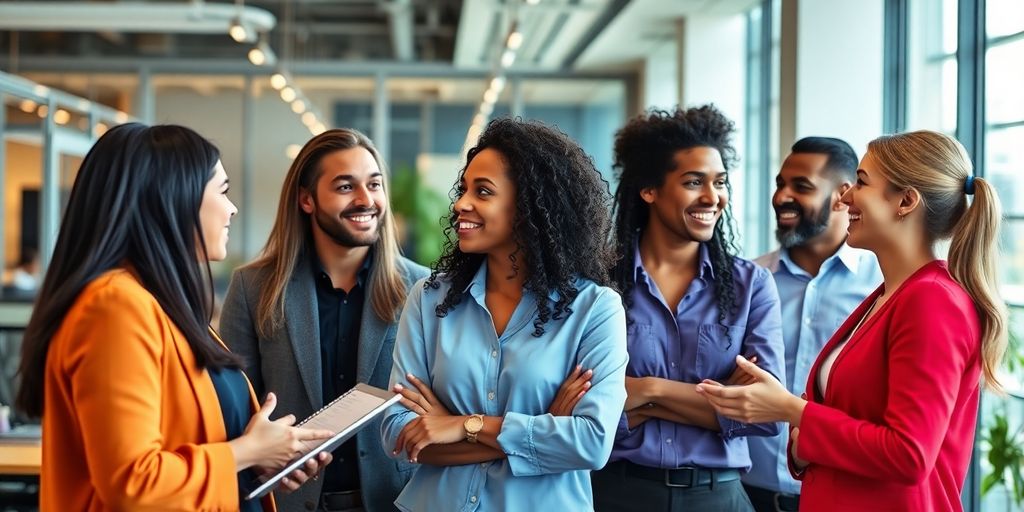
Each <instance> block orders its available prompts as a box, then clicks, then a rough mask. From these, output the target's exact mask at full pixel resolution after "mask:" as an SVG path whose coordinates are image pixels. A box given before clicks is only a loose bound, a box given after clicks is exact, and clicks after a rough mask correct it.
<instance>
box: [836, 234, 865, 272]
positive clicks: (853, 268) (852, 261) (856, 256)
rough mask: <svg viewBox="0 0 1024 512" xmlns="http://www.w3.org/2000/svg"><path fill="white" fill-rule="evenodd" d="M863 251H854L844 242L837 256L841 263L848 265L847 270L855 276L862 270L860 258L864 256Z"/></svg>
mask: <svg viewBox="0 0 1024 512" xmlns="http://www.w3.org/2000/svg"><path fill="white" fill-rule="evenodd" d="M863 254H864V251H863V249H854V248H853V247H850V246H849V245H847V243H846V242H843V245H840V246H839V250H838V251H836V254H835V256H837V257H838V258H839V261H841V262H843V265H846V268H847V269H849V271H850V272H853V273H854V274H856V273H857V271H858V270H860V257H861V256H863Z"/></svg>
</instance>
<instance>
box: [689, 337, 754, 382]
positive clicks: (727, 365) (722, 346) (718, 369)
mask: <svg viewBox="0 0 1024 512" xmlns="http://www.w3.org/2000/svg"><path fill="white" fill-rule="evenodd" d="M743 330H744V329H743V327H742V326H738V325H722V324H719V323H710V324H701V325H700V327H699V328H698V329H697V376H698V378H700V379H714V380H718V381H722V380H724V379H727V378H729V375H731V374H732V372H733V370H734V369H736V356H737V355H739V354H740V348H741V347H742V346H743Z"/></svg>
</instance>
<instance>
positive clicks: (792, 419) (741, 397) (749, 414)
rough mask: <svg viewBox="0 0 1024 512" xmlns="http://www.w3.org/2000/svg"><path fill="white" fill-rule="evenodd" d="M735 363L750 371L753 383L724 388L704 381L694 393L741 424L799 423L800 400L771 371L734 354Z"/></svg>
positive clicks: (723, 414)
mask: <svg viewBox="0 0 1024 512" xmlns="http://www.w3.org/2000/svg"><path fill="white" fill-rule="evenodd" d="M736 365H737V366H738V367H739V368H741V369H742V370H743V371H745V372H746V373H748V374H750V375H751V376H752V377H753V378H754V383H752V384H747V385H744V386H728V387H727V386H723V385H722V384H719V383H718V382H715V381H713V380H704V381H703V382H701V383H700V384H698V385H697V392H698V393H701V394H703V395H704V396H705V397H706V398H707V400H708V403H710V404H711V406H712V407H714V408H715V411H716V412H718V414H721V415H722V416H726V417H728V418H732V419H734V420H737V421H742V422H744V423H769V422H773V421H788V422H789V423H790V424H792V425H794V426H799V424H800V415H801V414H803V410H804V405H805V404H806V402H805V401H804V400H801V399H800V398H797V397H795V396H793V395H792V394H791V393H790V392H789V391H787V390H786V388H785V387H784V386H783V385H782V383H781V382H779V381H778V380H776V379H775V377H774V376H773V375H772V374H770V373H768V372H766V371H764V370H762V369H761V368H758V366H757V365H755V364H754V363H751V362H750V361H747V360H746V358H744V357H743V356H736Z"/></svg>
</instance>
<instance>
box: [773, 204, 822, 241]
mask: <svg viewBox="0 0 1024 512" xmlns="http://www.w3.org/2000/svg"><path fill="white" fill-rule="evenodd" d="M831 203H832V198H831V197H826V198H825V203H824V204H822V205H821V209H820V210H819V211H818V215H817V216H816V217H808V216H807V215H805V212H804V209H803V208H802V207H801V206H800V205H799V204H797V203H787V204H785V205H783V206H781V207H778V208H776V209H775V211H776V213H781V212H784V211H790V212H796V214H797V215H799V216H800V217H799V218H800V222H798V223H797V224H796V226H793V227H792V228H776V229H775V239H776V240H778V241H779V245H781V246H782V248H783V249H791V248H793V247H796V246H798V245H803V244H805V243H807V241H808V240H810V239H812V238H814V237H816V236H818V235H820V234H822V233H824V232H825V230H826V229H828V221H829V219H830V218H831V217H832V209H831V208H830V206H831Z"/></svg>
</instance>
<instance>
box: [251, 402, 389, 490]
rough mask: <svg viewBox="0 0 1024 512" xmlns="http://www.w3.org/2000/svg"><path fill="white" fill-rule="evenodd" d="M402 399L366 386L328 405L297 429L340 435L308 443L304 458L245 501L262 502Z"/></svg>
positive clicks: (260, 484) (270, 478)
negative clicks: (309, 463)
mask: <svg viewBox="0 0 1024 512" xmlns="http://www.w3.org/2000/svg"><path fill="white" fill-rule="evenodd" d="M401 398H402V395H398V394H395V393H393V392H391V391H386V390H383V389H380V388H375V387H373V386H369V385H366V384H363V383H359V384H356V387H354V388H352V389H350V390H348V391H346V392H345V394H343V395H341V396H339V397H338V398H336V399H335V400H334V401H333V402H331V403H329V404H327V405H325V406H324V407H323V408H322V409H320V410H319V411H317V412H315V413H313V414H312V415H311V416H310V417H308V418H306V419H304V420H302V423H299V424H298V425H297V426H299V427H303V428H312V429H324V430H330V431H331V432H336V434H334V436H333V437H331V438H329V439H322V440H317V441H306V442H304V443H303V444H305V445H306V450H305V451H304V452H303V454H302V455H300V456H299V457H297V458H296V459H295V460H293V461H291V462H290V463H289V464H288V465H286V466H285V467H283V468H281V470H280V471H278V472H277V473H274V474H272V475H269V476H263V477H260V478H259V479H258V480H257V482H256V483H257V484H258V486H257V487H256V488H255V489H254V490H253V491H252V492H250V493H249V494H248V495H247V496H246V497H245V499H247V500H251V499H254V498H260V497H263V496H265V495H267V494H268V493H270V492H271V491H273V490H274V489H275V488H276V487H277V486H278V484H280V483H281V479H282V478H284V477H286V476H288V474H289V473H291V472H292V471H294V470H296V469H298V468H300V467H302V465H303V464H305V463H306V461H308V460H309V459H311V458H313V457H316V455H317V454H318V453H320V452H323V451H328V452H330V451H333V450H334V449H335V448H337V447H338V446H341V443H344V442H345V441H347V440H349V439H350V438H352V436H354V435H355V434H356V432H359V430H361V429H362V428H363V427H364V426H366V424H367V423H368V422H369V421H370V420H372V419H373V418H375V417H377V416H378V415H380V414H381V413H383V412H384V410H385V409H387V408H388V407H389V406H391V405H392V404H394V403H395V402H397V401H399V400H400V399H401Z"/></svg>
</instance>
